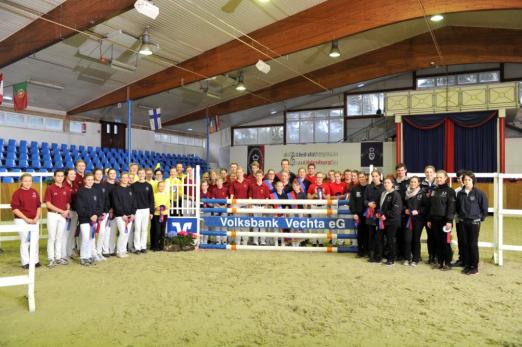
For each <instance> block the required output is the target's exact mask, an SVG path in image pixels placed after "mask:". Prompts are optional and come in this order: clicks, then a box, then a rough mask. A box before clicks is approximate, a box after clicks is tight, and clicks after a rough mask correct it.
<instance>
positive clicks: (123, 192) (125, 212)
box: [111, 172, 136, 258]
mask: <svg viewBox="0 0 522 347" xmlns="http://www.w3.org/2000/svg"><path fill="white" fill-rule="evenodd" d="M111 204H112V206H113V212H114V218H115V221H116V225H117V226H118V240H117V245H116V255H117V256H118V257H119V258H125V257H128V256H129V255H128V254H127V241H128V238H129V229H130V228H132V222H133V221H134V215H135V213H136V201H135V200H134V195H133V193H132V189H131V187H130V186H129V174H128V173H127V172H123V173H122V174H121V178H120V184H119V185H118V186H116V187H115V188H114V189H113V191H112V193H111Z"/></svg>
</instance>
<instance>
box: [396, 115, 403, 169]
mask: <svg viewBox="0 0 522 347" xmlns="http://www.w3.org/2000/svg"><path fill="white" fill-rule="evenodd" d="M400 162H402V117H401V116H395V163H396V164H399V163H400Z"/></svg>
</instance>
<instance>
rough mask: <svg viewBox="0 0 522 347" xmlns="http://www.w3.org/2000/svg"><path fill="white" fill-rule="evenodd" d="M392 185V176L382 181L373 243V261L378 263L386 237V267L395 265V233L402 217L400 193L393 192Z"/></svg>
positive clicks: (393, 181) (393, 179) (393, 180)
mask: <svg viewBox="0 0 522 347" xmlns="http://www.w3.org/2000/svg"><path fill="white" fill-rule="evenodd" d="M394 184H395V178H394V177H393V176H387V177H386V178H385V179H384V182H383V186H384V191H383V192H382V193H381V196H380V199H379V209H378V210H377V213H376V216H377V218H378V225H377V228H378V231H377V234H376V242H375V245H376V252H375V253H376V255H375V259H376V260H377V261H378V262H380V259H381V258H382V254H383V246H384V236H386V256H387V261H386V265H387V266H392V265H393V264H394V263H395V256H396V245H395V242H396V240H395V233H396V232H397V229H399V227H400V226H401V215H402V198H401V195H400V193H399V192H398V191H396V190H395V187H394Z"/></svg>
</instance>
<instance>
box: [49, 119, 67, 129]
mask: <svg viewBox="0 0 522 347" xmlns="http://www.w3.org/2000/svg"><path fill="white" fill-rule="evenodd" d="M45 129H46V130H50V131H63V120H61V119H55V118H46V119H45Z"/></svg>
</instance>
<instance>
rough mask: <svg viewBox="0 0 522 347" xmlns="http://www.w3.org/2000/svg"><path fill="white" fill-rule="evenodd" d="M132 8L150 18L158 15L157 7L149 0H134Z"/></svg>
mask: <svg viewBox="0 0 522 347" xmlns="http://www.w3.org/2000/svg"><path fill="white" fill-rule="evenodd" d="M134 8H135V9H136V11H138V13H141V14H142V15H144V16H147V17H149V18H152V19H156V17H157V16H158V15H159V7H158V6H156V5H154V4H153V3H152V2H151V1H147V0H136V2H135V3H134Z"/></svg>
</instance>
